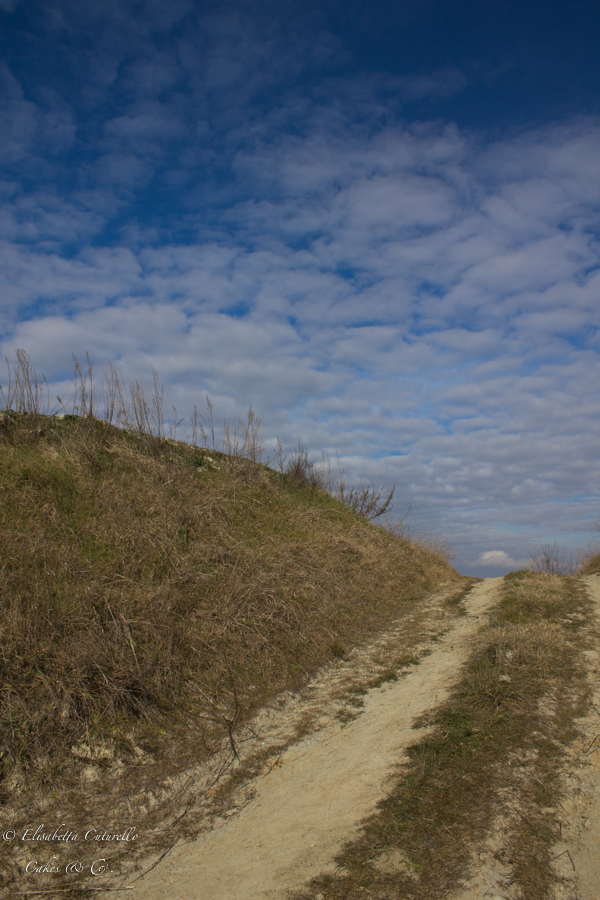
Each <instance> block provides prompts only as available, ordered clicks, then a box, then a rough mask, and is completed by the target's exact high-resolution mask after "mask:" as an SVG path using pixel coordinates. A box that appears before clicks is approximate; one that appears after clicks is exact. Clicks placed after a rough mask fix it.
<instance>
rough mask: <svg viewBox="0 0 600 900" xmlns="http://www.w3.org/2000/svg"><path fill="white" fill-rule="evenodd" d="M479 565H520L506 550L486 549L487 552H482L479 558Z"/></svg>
mask: <svg viewBox="0 0 600 900" xmlns="http://www.w3.org/2000/svg"><path fill="white" fill-rule="evenodd" d="M477 565H479V566H503V567H504V566H513V567H516V566H518V565H519V563H518V562H517V561H516V560H514V559H511V557H510V556H509V555H508V553H506V552H505V551H504V550H486V551H485V553H482V554H481V556H480V557H479V559H478V560H477Z"/></svg>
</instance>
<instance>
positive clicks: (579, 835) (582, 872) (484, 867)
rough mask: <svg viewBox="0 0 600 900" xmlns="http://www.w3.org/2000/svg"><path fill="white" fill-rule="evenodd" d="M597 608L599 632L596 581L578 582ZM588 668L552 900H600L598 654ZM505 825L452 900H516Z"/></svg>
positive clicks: (590, 656) (561, 815)
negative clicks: (586, 702) (587, 694)
mask: <svg viewBox="0 0 600 900" xmlns="http://www.w3.org/2000/svg"><path fill="white" fill-rule="evenodd" d="M582 581H583V582H584V583H585V585H586V588H587V591H588V593H589V596H590V597H591V599H592V600H593V601H594V604H595V608H596V622H595V623H593V622H592V623H591V628H592V629H594V628H595V629H596V634H598V631H597V629H599V628H600V577H599V576H597V575H590V576H587V577H585V578H583V579H582ZM585 656H586V659H587V663H588V665H589V669H588V677H589V679H590V684H591V687H592V702H591V707H590V710H589V713H588V715H587V716H586V718H585V719H583V720H579V721H578V723H577V724H578V728H579V730H580V738H579V739H578V740H577V741H575V743H574V744H573V746H572V747H571V748H570V751H569V758H568V761H567V763H566V765H565V768H564V774H563V791H564V797H563V800H562V803H561V805H560V807H559V808H558V809H557V810H556V822H557V824H558V826H559V831H560V834H561V837H562V840H561V841H560V843H558V844H557V845H555V846H554V848H553V849H552V859H553V861H554V862H553V868H554V871H555V873H556V875H557V876H558V879H559V881H558V883H557V885H556V887H555V890H554V893H553V895H552V896H553V897H554V900H600V652H599V651H598V650H594V649H590V650H587V651H586V652H585ZM507 824H508V823H507V822H506V821H504V820H499V821H497V822H496V823H495V827H494V829H493V830H492V832H491V833H490V835H489V837H488V840H487V842H486V846H485V847H484V848H482V849H481V851H480V852H479V853H478V854H477V855H476V856H475V858H474V861H473V866H472V874H471V878H470V880H469V882H468V884H467V885H465V886H464V887H463V888H462V889H461V890H459V891H458V892H456V893H455V894H453V895H452V900H484V898H485V900H519V898H521V897H522V896H523V895H522V893H521V892H520V890H519V888H518V887H517V886H516V885H514V884H513V883H512V875H513V867H512V865H510V863H508V864H506V865H504V864H503V862H502V860H503V859H506V856H507V854H506V852H505V851H506V846H505V841H506V833H507V829H506V826H507Z"/></svg>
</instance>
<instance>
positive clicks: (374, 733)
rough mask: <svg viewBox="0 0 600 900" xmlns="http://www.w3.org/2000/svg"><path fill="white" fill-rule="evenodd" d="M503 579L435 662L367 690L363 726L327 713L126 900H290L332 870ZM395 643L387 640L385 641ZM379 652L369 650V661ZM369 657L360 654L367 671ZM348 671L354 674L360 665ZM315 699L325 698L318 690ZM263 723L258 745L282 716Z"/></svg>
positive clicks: (473, 607) (432, 657)
mask: <svg viewBox="0 0 600 900" xmlns="http://www.w3.org/2000/svg"><path fill="white" fill-rule="evenodd" d="M499 581H500V579H487V580H486V581H485V582H481V583H479V584H477V585H476V586H475V587H474V588H473V589H472V591H471V592H470V594H469V596H468V597H467V599H466V600H465V601H463V602H464V605H465V608H466V611H467V614H466V615H465V616H464V617H460V618H453V619H446V620H445V627H446V628H448V629H449V630H447V631H446V633H445V634H444V635H443V636H442V637H441V638H440V639H439V640H438V641H435V642H431V643H430V649H431V652H430V654H429V655H425V656H422V658H421V660H420V662H419V664H418V665H416V666H413V667H411V668H410V669H409V670H408V672H407V674H406V675H405V677H403V678H401V679H399V680H398V681H396V682H390V683H386V684H385V685H383V686H382V687H380V688H374V689H372V690H370V691H369V693H368V694H367V695H366V696H365V697H364V708H363V709H362V710H361V711H360V715H358V716H357V718H356V719H354V720H352V721H349V722H347V723H345V724H342V723H341V722H340V721H339V719H337V720H336V719H335V718H332V717H331V715H330V714H329V715H327V714H324V715H321V718H320V720H318V721H317V722H316V723H315V727H316V730H314V731H312V733H310V734H309V735H308V736H307V737H304V738H303V739H301V740H300V741H298V742H296V743H294V744H292V745H291V746H289V747H288V748H287V750H286V751H285V752H284V753H283V755H281V756H280V757H279V759H278V760H277V762H276V764H275V765H272V766H271V768H270V770H269V771H266V772H264V773H263V774H262V775H261V776H259V777H257V778H255V779H254V780H253V782H252V784H251V785H249V786H247V788H246V792H245V794H244V798H245V800H244V802H243V803H240V804H239V805H240V806H241V808H240V809H239V810H238V811H234V814H233V815H231V814H230V815H229V816H228V817H227V818H225V819H224V818H221V820H220V821H219V822H218V823H217V825H216V826H215V827H213V828H212V829H210V830H209V831H206V832H205V833H203V834H201V835H200V836H199V838H197V839H196V840H195V841H193V842H191V843H185V844H183V843H182V844H179V845H177V846H175V847H174V848H173V850H172V851H171V852H170V853H169V854H168V855H167V856H166V857H165V858H164V859H163V860H162V861H161V862H160V863H159V864H158V865H156V866H155V867H154V868H153V869H152V870H151V871H149V872H148V873H147V874H145V875H144V876H143V877H142V878H141V879H139V880H137V881H135V882H132V881H129V883H130V884H131V883H133V884H135V890H134V891H131V894H129V896H132V897H133V896H135V897H136V898H140V900H159V898H160V900H248V898H252V900H283V898H284V897H285V896H286V894H287V892H288V891H289V890H291V889H294V888H300V887H301V886H302V885H303V884H305V883H306V881H308V880H309V879H310V878H311V877H313V876H315V875H317V874H319V873H322V872H324V871H326V870H327V869H328V868H329V867H331V866H332V865H333V863H332V860H333V857H334V856H335V854H336V853H337V852H338V851H339V849H340V848H341V846H342V844H343V843H344V842H345V841H347V840H348V839H349V838H350V837H351V836H352V834H353V833H355V832H356V829H357V828H358V826H359V824H360V822H361V820H362V819H363V818H364V817H365V816H366V815H367V814H368V813H370V812H372V811H373V810H374V808H375V805H376V803H377V801H378V800H380V799H381V798H382V797H383V796H384V793H385V784H386V779H387V778H388V777H389V776H390V775H391V774H392V772H393V771H394V767H395V766H396V765H397V764H398V763H401V762H402V759H403V750H404V748H405V747H406V746H407V745H409V744H411V743H414V742H415V740H416V739H417V738H418V736H419V732H416V731H415V730H414V728H413V723H414V722H415V720H416V719H417V718H418V717H422V716H423V715H425V714H426V713H427V711H428V710H432V709H433V708H434V707H436V706H437V704H439V703H440V702H441V701H443V700H444V699H445V698H446V697H447V696H448V693H449V691H450V690H451V689H452V687H453V684H454V683H455V680H456V677H457V675H458V673H459V669H460V667H461V665H462V664H463V663H464V662H465V660H466V658H467V656H468V654H469V647H470V642H471V639H472V636H473V634H474V631H475V630H476V629H477V627H478V625H479V620H480V618H481V616H482V615H483V614H484V613H485V612H486V610H488V609H489V608H490V607H491V606H492V605H493V603H494V601H495V597H496V593H497V585H498V583H499ZM432 618H433V621H434V624H435V616H432ZM389 641H390V635H387V637H386V638H385V639H384V640H383V639H380V642H379V643H380V644H381V643H382V642H383V643H384V644H387V645H389ZM374 648H375V649H374ZM376 648H377V644H375V645H373V646H372V647H371V648H370V652H371V654H374V653H375V650H376ZM388 649H389V646H388ZM375 655H376V654H375ZM368 656H369V652H367V653H366V656H365V653H364V651H363V663H364V661H365V658H368ZM349 665H350V666H352V665H354V666H356V665H357V660H356V659H354V661H352V660H350V661H349ZM363 668H364V666H363ZM342 669H343V667H342ZM332 677H333V678H334V679H335V678H337V679H338V681H340V680H341V681H343V678H341V677H340V671H339V670H338V671H337V673H336V672H334V673H329V675H328V676H327V678H330V679H331V678H332ZM322 693H323V691H322V690H321V694H322ZM325 693H327V692H325ZM330 693H331V692H330ZM309 695H310V692H308V694H307V696H306V697H304V698H303V701H302V702H304V703H306V704H307V705H308V707H309V708H310V705H311V702H312V704H313V707H314V706H315V702H316V701H315V699H314V697H313V698H312V701H311V698H310V696H309ZM316 695H317V699H318V695H319V690H316ZM316 706H317V707H318V702H317V703H316ZM296 707H297V703H296ZM350 709H351V707H350ZM299 711H300V712H301V710H299V709H298V708H296V713H298V712H299ZM308 711H309V712H311V710H310V709H309V710H308ZM356 711H357V712H358V710H356ZM321 712H322V713H323V712H324V710H323V709H322V710H321ZM312 714H313V717H314V708H313V709H312ZM265 715H266V717H267V718H266V720H265V719H263V721H262V723H261V721H260V718H259V720H257V722H256V723H254V729H255V732H254V733H255V737H256V736H258V737H260V734H261V729H264V728H265V727H266V730H267V731H268V726H269V721H268V719H269V716H274V717H275V718H276V716H277V712H276V711H271V713H269V711H266V713H265ZM124 896H127V895H124Z"/></svg>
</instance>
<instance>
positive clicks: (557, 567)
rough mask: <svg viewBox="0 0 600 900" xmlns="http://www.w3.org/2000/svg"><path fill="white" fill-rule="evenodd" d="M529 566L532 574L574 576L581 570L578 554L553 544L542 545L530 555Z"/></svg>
mask: <svg viewBox="0 0 600 900" xmlns="http://www.w3.org/2000/svg"><path fill="white" fill-rule="evenodd" d="M529 559H530V562H529V566H528V568H530V569H531V570H532V572H545V573H547V574H548V575H574V574H575V572H576V571H577V569H578V568H579V560H578V558H577V554H576V553H574V552H573V551H571V550H568V549H567V548H566V547H558V546H557V544H556V541H555V542H554V543H553V544H540V546H539V549H538V551H537V552H536V553H531V552H530V553H529Z"/></svg>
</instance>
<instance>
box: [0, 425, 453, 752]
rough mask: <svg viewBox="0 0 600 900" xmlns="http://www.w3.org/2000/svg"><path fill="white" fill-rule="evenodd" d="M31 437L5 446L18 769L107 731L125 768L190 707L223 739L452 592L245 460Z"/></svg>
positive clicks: (8, 699) (9, 699) (66, 430)
mask: <svg viewBox="0 0 600 900" xmlns="http://www.w3.org/2000/svg"><path fill="white" fill-rule="evenodd" d="M22 425H23V422H22V419H21V418H20V417H18V418H16V419H13V418H10V419H8V420H5V421H4V424H3V428H2V440H1V444H0V484H1V488H0V489H1V491H2V508H1V512H0V536H1V540H2V544H3V548H4V552H3V555H2V563H1V567H2V569H1V571H2V593H3V603H2V613H1V616H2V618H1V627H2V660H1V663H0V665H1V666H2V669H3V671H2V683H3V685H4V688H3V692H2V705H1V707H0V709H1V715H2V733H3V739H2V740H3V744H4V747H3V749H4V752H5V754H6V755H7V756H8V757H9V758H10V759H12V760H14V761H17V760H18V761H19V762H20V763H21V764H23V765H30V764H32V763H33V761H34V760H35V761H36V765H39V764H40V761H41V760H42V759H50V758H55V757H57V756H60V754H61V752H63V751H64V749H65V748H68V747H70V746H71V744H72V743H74V742H77V741H78V740H80V739H81V737H82V734H84V733H86V730H89V731H90V732H93V733H94V735H95V736H96V737H97V738H98V739H100V737H102V738H106V737H107V736H108V731H107V729H108V728H109V726H110V729H113V730H114V734H115V736H118V737H119V740H120V741H121V744H122V749H123V750H124V751H125V750H126V749H127V745H128V740H129V739H128V738H127V737H126V735H127V733H128V732H129V731H130V730H131V729H132V728H133V729H134V731H135V730H136V728H137V726H138V725H139V726H140V727H141V726H143V725H144V723H146V724H148V723H150V722H152V723H155V724H158V723H159V722H162V723H163V726H164V723H165V722H166V721H167V720H171V719H172V718H175V719H177V718H181V713H182V709H183V706H185V708H186V715H185V716H184V717H183V718H184V719H187V717H188V716H191V717H194V716H197V715H201V716H205V717H207V718H208V719H210V720H211V721H215V722H221V723H222V724H224V723H226V722H227V721H228V720H229V719H231V718H232V717H233V716H235V715H238V716H239V715H241V712H240V711H238V707H240V710H241V709H243V711H244V713H246V712H247V711H248V710H249V709H250V708H251V707H253V706H255V705H256V703H257V702H258V701H259V700H260V699H261V698H263V697H264V696H265V694H266V693H269V692H272V691H274V690H277V689H278V688H279V687H281V686H282V685H284V684H288V683H290V682H293V681H294V680H295V679H297V678H301V677H302V675H303V673H305V672H307V671H310V670H312V669H313V668H314V667H315V666H316V665H319V664H320V663H322V662H323V661H325V660H326V659H327V658H328V657H331V656H332V655H335V654H336V653H338V652H339V648H340V647H346V646H348V645H350V644H352V643H354V642H355V641H356V640H357V639H358V638H359V637H364V635H365V633H367V632H369V631H373V630H375V629H377V628H378V627H380V626H381V625H382V624H383V623H384V622H386V621H388V620H389V618H390V616H392V615H395V614H397V613H398V612H400V611H401V609H402V608H403V604H405V603H407V602H410V600H411V599H412V598H414V597H417V596H421V595H422V593H423V592H424V591H426V590H428V589H430V588H431V587H433V586H434V585H435V584H436V583H437V582H438V581H439V580H441V579H442V578H444V577H447V576H448V574H450V570H449V569H448V567H447V565H446V564H445V563H444V562H443V560H441V559H439V558H437V557H435V556H434V555H433V554H427V553H426V552H424V551H420V550H418V549H416V548H414V547H412V546H411V545H410V544H408V543H407V542H401V541H398V540H395V539H394V538H392V537H390V536H388V535H386V534H385V533H383V532H381V531H379V530H378V529H374V528H372V527H370V526H368V525H367V524H366V523H365V522H364V521H361V520H360V519H358V518H357V517H356V515H355V514H354V513H353V512H352V511H350V510H348V509H347V508H345V507H344V506H343V505H342V504H341V503H339V502H337V501H336V500H334V499H333V498H331V497H329V496H327V495H325V494H323V493H322V492H319V491H317V490H313V489H310V488H302V489H297V488H295V487H294V486H291V485H290V484H289V483H288V482H287V480H286V478H285V476H284V477H282V476H278V475H277V474H276V473H274V472H272V471H270V470H268V469H266V468H264V467H257V465H256V464H254V463H252V462H249V461H247V460H244V459H231V460H230V459H228V458H227V457H225V456H221V455H217V454H214V455H213V456H212V457H211V458H212V459H214V460H215V463H211V462H210V461H209V455H208V454H207V453H205V452H202V451H198V450H197V449H194V448H191V447H187V446H185V445H174V444H172V443H168V442H164V441H162V442H161V444H160V445H159V444H156V445H155V446H154V447H153V448H152V452H150V451H149V449H148V447H147V446H146V443H145V441H144V440H143V437H139V436H137V435H132V434H131V433H125V432H123V431H119V430H117V429H116V428H112V429H108V430H107V429H106V426H105V425H104V424H103V423H99V422H97V421H95V420H93V419H89V418H88V419H71V420H69V419H67V420H62V421H58V422H57V421H56V420H53V419H46V420H42V419H39V420H38V423H37V425H38V426H39V427H38V428H37V433H36V435H32V434H31V432H25V431H24V430H20V429H19V426H22ZM217 466H219V467H220V468H217ZM250 686H252V690H251V691H250ZM203 697H204V700H202V699H201V698H203ZM182 705H183V706H182ZM142 730H143V728H142Z"/></svg>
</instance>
